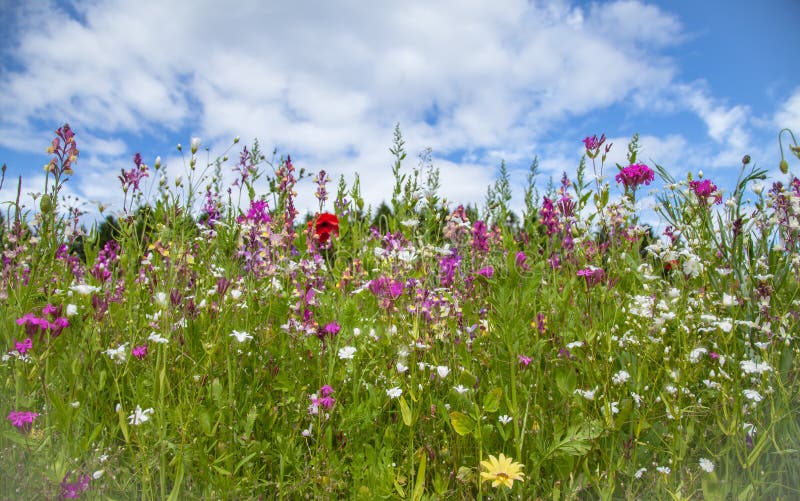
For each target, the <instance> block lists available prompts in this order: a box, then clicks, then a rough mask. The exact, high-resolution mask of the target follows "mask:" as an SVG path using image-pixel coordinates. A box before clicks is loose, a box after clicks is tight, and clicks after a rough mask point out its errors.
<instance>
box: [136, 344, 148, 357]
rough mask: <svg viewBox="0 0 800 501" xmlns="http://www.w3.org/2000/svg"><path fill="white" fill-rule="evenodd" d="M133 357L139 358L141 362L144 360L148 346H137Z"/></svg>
mask: <svg viewBox="0 0 800 501" xmlns="http://www.w3.org/2000/svg"><path fill="white" fill-rule="evenodd" d="M133 356H134V357H136V358H138V359H139V360H141V359H143V358H144V357H146V356H147V345H146V344H143V345H141V346H135V347H134V348H133Z"/></svg>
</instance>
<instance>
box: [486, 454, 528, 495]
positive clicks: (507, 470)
mask: <svg viewBox="0 0 800 501" xmlns="http://www.w3.org/2000/svg"><path fill="white" fill-rule="evenodd" d="M523 466H524V465H522V464H520V463H515V462H514V460H513V459H512V458H509V457H506V456H505V455H504V454H503V453H500V459H498V458H496V457H494V456H492V455H491V454H490V455H489V460H488V461H481V467H483V468H484V469H486V471H482V472H481V479H482V480H481V481H482V482H486V481H487V480H491V481H492V487H497V486H498V485H500V484H503V485H505V486H506V487H508V488H509V489H511V487H512V486H513V485H514V480H519V481H520V482H524V481H525V480H524V478H523V477H524V476H525V474H524V473H522V471H521V470H522V468H523Z"/></svg>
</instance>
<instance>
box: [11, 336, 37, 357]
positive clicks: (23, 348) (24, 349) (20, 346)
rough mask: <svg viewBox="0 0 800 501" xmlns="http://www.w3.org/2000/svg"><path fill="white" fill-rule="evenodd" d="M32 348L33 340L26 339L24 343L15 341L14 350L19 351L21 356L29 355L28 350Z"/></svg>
mask: <svg viewBox="0 0 800 501" xmlns="http://www.w3.org/2000/svg"><path fill="white" fill-rule="evenodd" d="M31 348H33V341H32V340H31V338H26V339H25V340H24V341H17V340H16V339H15V340H14V349H15V350H17V351H18V352H19V354H20V355H24V354H26V353H28V350H30V349H31Z"/></svg>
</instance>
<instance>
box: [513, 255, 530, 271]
mask: <svg viewBox="0 0 800 501" xmlns="http://www.w3.org/2000/svg"><path fill="white" fill-rule="evenodd" d="M527 260H528V256H526V255H525V253H524V252H522V251H519V252H517V255H516V257H515V258H514V263H515V264H516V265H517V267H518V268H522V269H523V270H526V271H527V270H529V269H530V268H531V267H530V266H528V263H526V261H527Z"/></svg>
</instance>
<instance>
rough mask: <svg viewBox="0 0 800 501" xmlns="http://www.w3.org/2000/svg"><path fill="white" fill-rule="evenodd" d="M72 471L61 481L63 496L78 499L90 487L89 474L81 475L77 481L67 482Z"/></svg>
mask: <svg viewBox="0 0 800 501" xmlns="http://www.w3.org/2000/svg"><path fill="white" fill-rule="evenodd" d="M69 475H70V472H67V474H66V475H64V480H62V481H61V497H63V498H65V499H78V498H79V497H80V496H81V493H83V492H85V491H86V490H87V489H88V488H89V480H90V477H89V475H81V476H79V477H78V480H76V481H75V482H67V480H68V479H69Z"/></svg>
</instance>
